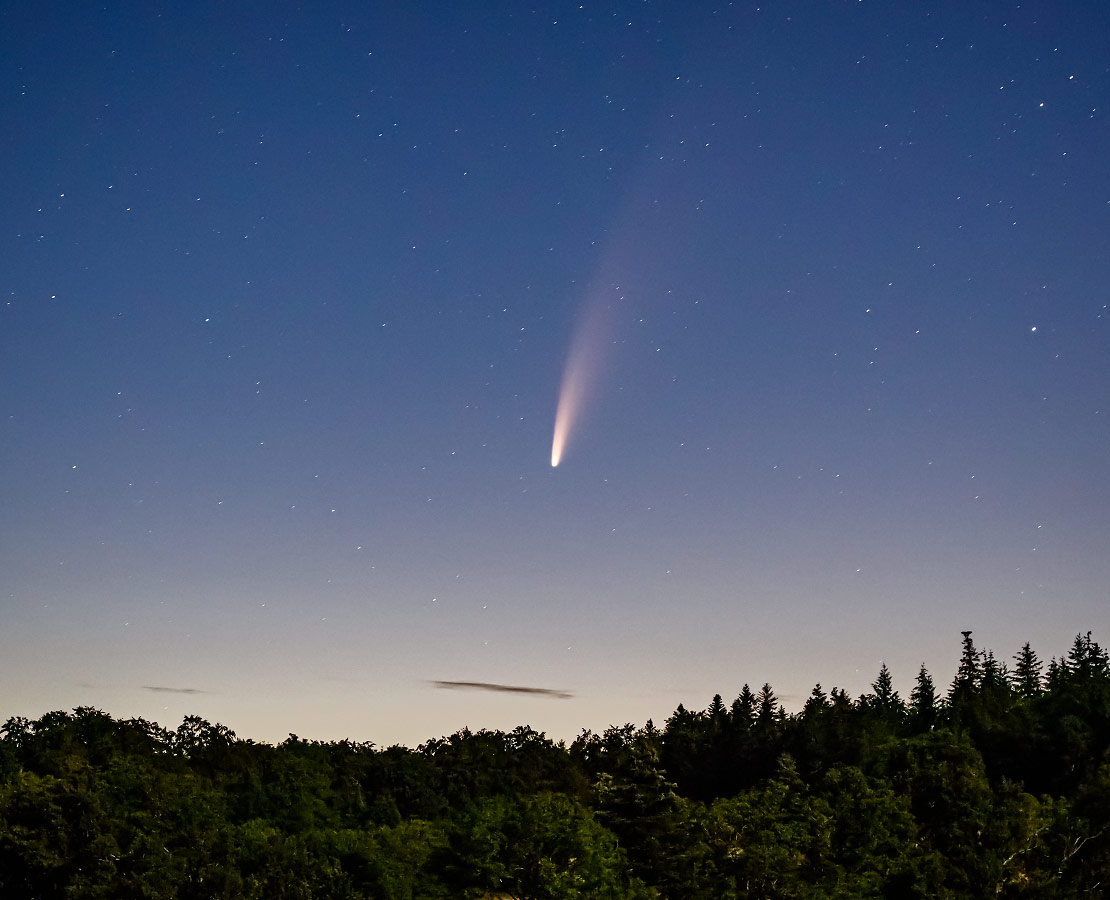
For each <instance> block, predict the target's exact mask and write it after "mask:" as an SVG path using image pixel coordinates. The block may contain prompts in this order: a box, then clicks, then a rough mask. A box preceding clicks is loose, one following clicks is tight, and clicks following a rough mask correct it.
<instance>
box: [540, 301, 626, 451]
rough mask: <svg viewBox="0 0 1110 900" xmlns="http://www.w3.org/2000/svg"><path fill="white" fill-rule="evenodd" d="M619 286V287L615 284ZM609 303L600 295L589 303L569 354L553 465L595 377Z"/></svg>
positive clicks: (553, 442) (558, 408)
mask: <svg viewBox="0 0 1110 900" xmlns="http://www.w3.org/2000/svg"><path fill="white" fill-rule="evenodd" d="M616 290H618V291H619V290H620V288H619V287H618V288H616ZM609 310H610V307H609V305H608V304H607V303H606V302H605V300H604V299H603V298H602V297H600V296H599V297H597V298H596V299H595V300H594V301H593V302H592V303H591V304H590V305H589V307H588V309H587V312H586V315H585V316H584V318H583V320H582V324H581V325H580V327H579V329H578V331H577V332H576V333H575V335H574V338H573V340H572V341H571V345H570V352H569V353H568V354H567V363H566V367H565V368H564V369H563V380H562V383H561V384H560V386H559V402H558V404H557V405H556V407H555V433H554V436H553V437H552V440H551V465H552V466H557V465H559V463H560V461H561V460H562V458H563V452H564V450H565V449H566V446H567V440H568V439H569V437H570V434H571V431H572V430H573V429H574V427H575V425H576V424H577V423H578V420H579V419H580V418H581V415H582V410H583V408H584V407H585V405H586V404H585V401H586V389H587V387H588V386H589V385H590V383H591V382H593V381H594V380H595V379H596V376H597V370H598V369H599V367H600V363H601V360H602V356H603V354H602V348H603V347H604V346H605V339H606V335H607V334H608V332H609V328H608V322H607V321H606V320H607V319H608V318H609V316H608V312H609Z"/></svg>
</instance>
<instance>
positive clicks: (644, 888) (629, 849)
mask: <svg viewBox="0 0 1110 900" xmlns="http://www.w3.org/2000/svg"><path fill="white" fill-rule="evenodd" d="M1042 669H1045V667H1042V665H1041V663H1040V659H1039V657H1037V655H1036V654H1035V653H1034V652H1033V651H1032V649H1031V647H1030V646H1029V645H1028V644H1026V645H1025V646H1023V647H1022V649H1021V650H1020V651H1019V652H1018V654H1016V655H1015V657H1014V671H1013V672H1012V673H1011V672H1008V671H1007V669H1006V667H1005V666H1004V665H1001V664H1000V663H999V662H998V661H997V660H996V658H995V656H994V654H993V653H991V652H989V651H988V652H981V651H979V650H978V649H976V647H975V645H974V644H973V642H972V641H971V633H970V632H967V633H965V634H964V641H963V654H962V657H961V661H960V668H959V671H958V672H957V674H956V678H955V679H954V681H953V683H952V686H951V688H950V690H949V691H948V694H947V697H946V698H945V699H940V698H938V696H937V693H936V689H935V687H934V685H933V681H932V678H931V677H930V675H929V673H928V671H927V670H926V669H925V667H924V666H922V667H921V669H920V671H919V672H918V676H917V679H916V683H915V685H914V687H913V690H912V692H911V694H910V698H909V702H908V703H903V702H902V700H901V698H900V697H899V695H898V693H897V691H896V690H895V689H894V680H893V675H892V673H891V672H890V671H889V670H888V669H887V667H886V666H885V664H884V665H883V666H882V667H881V668H880V671H879V674H878V676H877V677H876V679H875V681H874V683H873V685H872V690H871V692H870V693H868V694H865V695H864V696H862V697H860V698H859V699H858V700H856V701H854V702H853V701H852V699H851V698H850V697H849V696H848V695H847V693H846V692H844V691H843V690H841V689H840V688H832V689H831V690H829V691H828V692H827V693H826V691H825V690H824V689H823V688H821V687H820V685H818V686H817V687H815V688H814V690H813V693H812V694H811V695H810V697H809V699H808V700H807V701H806V703H805V705H804V708H803V709H802V710H801V711H800V712H798V713H797V714H795V715H788V714H787V713H786V711H785V710H784V709H783V708H782V706H781V705H780V703H779V701H778V699H777V697H776V696H775V694H774V691H773V690H772V689H771V686H770V685H769V684H764V685H763V687H762V688H761V689H760V691H759V693H758V694H753V693H752V691H751V690H750V688H748V687H747V686H746V685H745V686H744V688H743V689H742V690H741V691H740V694H739V696H738V697H737V698H736V700H735V701H734V702H733V703H732V704H731V706H726V705H725V702H724V700H723V699H722V697H721V695H719V694H718V695H715V696H714V697H713V698H712V700H711V702H710V703H709V705H708V707H707V708H706V709H705V711H704V712H694V711H691V710H689V709H687V708H686V707H684V706H681V705H680V706H679V707H678V708H677V709H676V710H675V712H674V714H673V715H672V716H671V717H670V719H668V721H667V723H666V726H665V728H663V729H662V730H660V729H657V728H656V727H655V726H654V725H653V724H652V723H650V722H649V723H648V724H647V725H646V726H645V727H644V728H642V729H637V728H635V727H634V726H632V725H625V726H621V727H615V728H610V729H607V730H606V731H605V732H604V733H603V734H601V735H595V734H592V733H589V732H584V733H583V734H582V735H581V736H580V737H579V738H578V739H577V740H576V741H574V743H573V744H572V745H571V746H570V747H566V746H564V745H562V744H556V743H553V742H551V741H550V740H548V739H547V738H546V737H545V736H544V735H543V734H541V733H539V732H535V731H533V730H532V729H529V728H524V727H522V728H517V729H515V730H514V731H512V732H509V733H502V732H492V731H479V732H470V731H465V730H464V731H461V732H458V733H456V734H454V735H451V736H450V737H447V738H442V739H439V740H434V741H429V742H428V743H426V744H424V745H422V746H421V747H420V748H418V749H416V750H410V749H407V748H404V747H389V748H386V749H378V748H375V747H373V746H372V745H370V744H355V743H351V742H348V741H342V742H338V743H321V742H313V741H305V740H302V739H300V738H298V737H296V736H295V735H290V737H289V740H287V741H284V742H282V743H281V744H279V745H277V746H270V745H267V744H259V743H255V742H252V741H249V740H243V739H241V738H238V737H237V736H236V735H235V734H234V733H233V732H232V731H230V730H229V729H227V728H226V727H224V726H221V725H218V724H212V723H209V722H206V721H205V720H203V719H200V718H198V717H189V718H186V719H185V720H184V722H182V724H181V727H180V728H178V729H176V730H175V731H168V730H165V729H163V728H161V727H160V726H158V725H156V724H153V723H150V722H146V721H144V720H142V719H129V720H115V719H113V718H111V717H110V716H108V715H106V714H105V713H103V712H101V711H99V710H95V709H90V708H86V707H82V708H78V709H76V710H74V711H73V712H72V713H64V712H50V713H47V714H46V715H44V716H42V717H41V718H39V719H37V720H29V719H22V718H15V719H9V720H8V721H7V722H6V723H5V724H4V725H3V727H2V728H0V897H5V898H7V897H28V898H36V900H54V898H59V900H61V898H67V900H73V898H105V900H107V898H113V900H115V898H120V900H131V898H151V900H158V898H166V900H171V898H173V900H202V898H203V900H210V898H226V900H254V898H258V900H262V898H290V900H293V898H339V900H359V898H375V900H447V898H456V897H463V896H470V897H473V898H479V897H480V898H493V897H497V898H508V897H513V898H518V900H525V898H534V900H570V898H610V900H618V898H619V900H649V898H656V900H718V898H721V900H749V898H751V900H754V898H764V900H769V898H805V900H831V898H844V900H849V898H851V900H856V898H876V900H878V898H897V900H912V898H941V900H964V898H966V900H971V898H980V897H1000V898H1007V900H1008V898H1045V900H1047V898H1061V900H1070V898H1073V897H1092V898H1097V897H1101V896H1105V895H1106V894H1107V887H1106V886H1107V885H1110V659H1108V656H1107V653H1106V651H1104V650H1103V649H1102V648H1101V647H1100V646H1099V645H1098V644H1097V643H1096V642H1095V641H1094V640H1093V639H1092V637H1091V635H1090V634H1087V635H1080V636H1077V637H1076V639H1075V641H1074V642H1073V644H1072V645H1071V647H1070V648H1068V651H1067V652H1066V653H1065V654H1063V655H1062V656H1060V657H1057V658H1054V659H1052V660H1051V661H1050V662H1049V664H1048V665H1047V669H1046V670H1045V671H1043V673H1042Z"/></svg>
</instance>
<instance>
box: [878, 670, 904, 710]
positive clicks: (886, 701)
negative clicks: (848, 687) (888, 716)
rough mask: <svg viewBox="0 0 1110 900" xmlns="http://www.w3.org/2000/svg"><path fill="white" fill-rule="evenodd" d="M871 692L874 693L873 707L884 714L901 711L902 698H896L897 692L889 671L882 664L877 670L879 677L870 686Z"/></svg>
mask: <svg viewBox="0 0 1110 900" xmlns="http://www.w3.org/2000/svg"><path fill="white" fill-rule="evenodd" d="M871 690H873V691H874V692H875V705H876V707H878V708H879V709H880V710H882V711H883V712H884V713H891V712H898V711H901V710H902V698H901V697H899V696H898V692H897V691H896V690H895V689H894V679H893V678H891V676H890V669H888V668H887V665H886V663H885V662H884V663H883V664H882V666H881V667H880V669H879V675H878V677H877V678H876V679H875V681H874V682H872V684H871Z"/></svg>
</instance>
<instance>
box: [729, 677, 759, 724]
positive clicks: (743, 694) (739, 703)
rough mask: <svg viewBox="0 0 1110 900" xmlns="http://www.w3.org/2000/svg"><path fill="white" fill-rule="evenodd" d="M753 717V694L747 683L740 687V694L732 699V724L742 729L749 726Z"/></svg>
mask: <svg viewBox="0 0 1110 900" xmlns="http://www.w3.org/2000/svg"><path fill="white" fill-rule="evenodd" d="M754 719H755V694H753V693H752V689H751V688H750V687H748V685H746V684H745V685H744V686H743V687H742V688H741V689H740V695H739V696H738V697H737V698H736V699H735V700H733V701H732V724H733V725H735V726H737V727H739V728H741V729H744V728H749V727H751V724H752V721H753V720H754Z"/></svg>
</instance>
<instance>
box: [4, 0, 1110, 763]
mask: <svg viewBox="0 0 1110 900" xmlns="http://www.w3.org/2000/svg"><path fill="white" fill-rule="evenodd" d="M1108 59H1110V7H1107V6H1106V5H1105V4H1091V3H1067V2H1065V3H1040V2H1035V3H1027V2H1022V3H1020V4H1018V3H1008V4H988V5H985V6H984V5H981V4H970V5H969V4H967V3H962V2H956V0H944V2H939V3H928V4H920V3H909V2H892V3H878V2H873V0H864V2H857V0H851V2H848V0H843V2H840V0H836V2H830V3H823V4H813V3H809V2H801V0H789V2H781V3H770V4H764V3H758V4H754V3H753V4H737V3H723V4H718V3H700V2H694V3H686V4H667V3H661V2H641V0H635V2H627V0H621V2H611V3H607V4H600V5H594V4H591V3H579V2H575V3H548V4H545V5H540V6H537V7H531V6H522V5H520V4H515V3H493V4H481V5H479V4H470V3H458V2H452V3H448V2H438V0H436V2H428V3H421V4H415V5H413V4H369V5H368V4H359V3H346V2H329V0H325V2H322V3H319V4H311V5H309V6H307V7H301V8H295V7H292V6H288V5H285V4H276V5H275V4H268V3H259V2H253V0H248V2H244V3H240V4H233V5H228V4H222V3H211V2H197V3H185V4H180V5H178V6H161V5H150V4H135V3H116V2H108V3H107V4H101V5H97V6H96V7H84V6H80V5H78V6H73V7H67V8H65V9H61V8H57V9H55V8H52V7H45V6H42V5H36V4H23V5H14V4H8V5H7V6H6V7H4V8H3V9H2V10H0V60H2V61H3V62H2V65H3V67H4V72H5V75H6V77H5V78H4V79H3V83H4V85H5V89H4V91H3V92H2V94H0V116H2V120H3V121H4V122H5V129H4V134H5V136H4V139H3V141H2V142H0V163H2V166H3V171H4V172H5V173H6V179H5V191H4V196H3V199H2V200H0V260H2V262H0V273H2V282H0V285H2V287H3V292H4V296H3V303H2V304H0V379H2V381H0V383H2V384H3V386H4V390H3V391H2V392H0V622H2V627H0V682H2V683H3V685H4V687H5V690H4V691H3V696H4V700H5V704H4V709H3V710H2V713H0V714H2V716H3V718H5V719H6V718H7V717H8V716H17V715H24V716H32V717H38V716H41V715H42V714H44V713H45V712H48V711H50V710H53V709H72V708H74V707H76V706H81V705H85V706H94V707H97V708H100V709H103V710H105V711H106V712H109V713H111V714H112V715H115V716H122V717H126V716H143V717H145V718H148V719H152V720H155V721H158V722H160V723H161V724H163V725H165V726H167V727H176V725H178V724H179V723H180V721H181V719H182V717H183V716H184V715H186V714H197V715H201V716H203V717H205V718H206V719H209V720H210V721H215V722H220V723H222V724H224V725H226V726H228V727H229V728H231V729H233V730H234V731H235V732H237V733H238V734H239V735H241V736H244V737H251V738H256V739H260V740H267V741H280V740H282V739H283V738H284V737H285V736H286V735H287V734H288V733H290V732H295V733H297V734H299V735H302V736H304V737H307V738H311V739H321V740H329V739H340V738H351V739H353V740H360V741H373V742H375V743H376V744H379V745H388V744H391V743H405V744H408V745H410V746H415V745H416V744H418V743H420V742H421V741H424V740H427V739H428V738H432V737H438V736H441V735H445V734H450V733H452V732H454V731H456V730H458V729H460V728H463V727H469V728H471V729H474V730H477V729H479V728H503V729H511V728H513V727H515V726H517V725H523V724H527V725H531V726H532V727H534V728H536V729H538V730H541V731H545V732H547V733H548V735H549V736H552V737H554V738H573V737H574V736H575V735H576V734H577V733H578V732H579V730H580V729H582V728H589V729H592V730H594V731H600V730H602V729H604V728H605V727H606V726H608V725H610V724H617V725H620V724H623V723H625V722H632V723H635V724H643V723H644V722H645V721H646V720H647V719H649V718H650V719H653V720H654V721H655V722H656V723H661V722H662V721H663V720H664V719H665V718H666V717H667V716H668V715H669V714H670V713H671V712H673V710H674V708H675V706H676V705H677V704H679V703H683V704H685V705H686V706H687V707H688V708H692V709H697V708H702V707H704V706H706V705H707V704H708V703H709V701H710V699H711V697H712V696H713V695H714V694H715V693H720V694H721V695H722V696H723V697H724V698H725V701H726V702H729V701H731V699H732V698H733V697H735V696H736V695H737V693H738V692H739V690H740V688H741V686H742V685H743V684H744V683H745V682H747V683H750V684H752V685H753V687H758V685H760V684H762V683H763V682H770V683H771V685H772V686H773V688H774V690H775V692H776V693H777V694H778V696H779V697H780V698H781V699H782V700H783V701H784V703H785V704H786V706H787V708H791V709H794V708H799V707H800V706H801V704H802V703H803V702H804V699H805V697H806V696H807V695H808V694H809V692H810V690H811V689H812V687H813V685H814V684H815V683H816V682H820V683H821V684H822V685H823V686H824V687H825V688H826V689H829V688H831V687H833V686H839V687H842V688H845V689H846V690H848V692H849V693H850V694H852V695H857V694H859V693H861V692H863V691H866V690H868V689H869V686H870V684H871V682H872V681H873V680H874V678H875V676H876V674H877V672H878V670H879V667H880V664H881V663H882V662H883V661H885V662H886V663H887V665H888V666H889V668H890V670H891V672H892V673H893V675H894V679H895V682H896V685H897V687H898V688H899V689H900V690H901V691H902V693H903V694H906V693H908V691H909V689H910V686H911V685H912V682H913V678H914V676H915V675H916V674H917V670H918V667H919V666H920V665H921V663H922V662H924V663H925V664H926V666H928V668H929V670H930V671H931V672H932V674H933V675H934V678H935V679H936V680H937V682H938V685H946V684H947V682H948V680H949V679H950V678H951V676H952V673H953V672H954V670H955V667H956V662H957V659H958V657H959V652H960V632H961V631H963V630H967V629H971V630H973V632H974V639H975V642H976V644H977V645H978V646H979V647H980V648H982V649H992V650H993V651H994V652H995V653H996V655H997V656H998V657H999V658H1000V659H1002V660H1009V659H1010V657H1011V656H1012V655H1013V654H1014V653H1015V652H1016V651H1017V650H1018V649H1019V648H1020V646H1021V645H1022V644H1023V643H1024V642H1025V641H1029V642H1031V644H1032V645H1033V648H1034V649H1035V650H1036V651H1037V652H1038V653H1039V654H1040V655H1041V656H1042V657H1043V658H1045V659H1047V658H1048V657H1051V656H1056V655H1060V654H1061V653H1064V652H1066V650H1067V648H1068V646H1069V645H1070V643H1071V640H1072V638H1073V637H1074V635H1075V634H1076V633H1078V632H1086V631H1088V630H1090V631H1092V632H1093V636H1094V637H1095V639H1096V640H1099V641H1101V642H1102V643H1104V644H1105V643H1106V641H1107V640H1108V639H1110V635H1108V629H1110V605H1108V604H1107V602H1106V600H1107V586H1108V585H1110V552H1108V550H1110V470H1108V467H1107V462H1108V460H1110V292H1108V289H1107V285H1108V284H1110V254H1108V253H1107V250H1106V248H1107V247H1108V246H1110V167H1108V166H1107V165H1106V163H1105V156H1106V148H1107V147H1110V128H1108V124H1107V123H1108V118H1107V110H1108V109H1110V106H1108V103H1107V99H1108V97H1110V68H1108V65H1107V60H1108Z"/></svg>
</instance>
